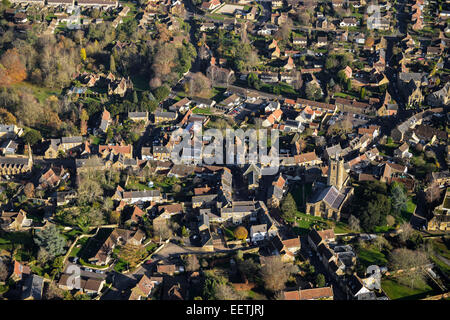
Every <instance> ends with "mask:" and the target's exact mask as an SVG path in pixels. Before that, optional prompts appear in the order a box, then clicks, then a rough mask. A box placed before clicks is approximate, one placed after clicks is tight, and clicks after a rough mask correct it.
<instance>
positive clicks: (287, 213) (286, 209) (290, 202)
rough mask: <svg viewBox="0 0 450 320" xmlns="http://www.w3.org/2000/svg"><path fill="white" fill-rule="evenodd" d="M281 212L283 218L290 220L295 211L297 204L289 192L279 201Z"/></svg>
mask: <svg viewBox="0 0 450 320" xmlns="http://www.w3.org/2000/svg"><path fill="white" fill-rule="evenodd" d="M281 212H282V216H283V218H284V219H288V220H292V219H294V217H295V214H296V212H297V204H296V203H295V200H294V197H293V196H292V194H291V193H288V195H287V196H286V198H284V199H283V201H282V202H281Z"/></svg>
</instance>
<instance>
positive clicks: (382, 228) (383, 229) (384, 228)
mask: <svg viewBox="0 0 450 320" xmlns="http://www.w3.org/2000/svg"><path fill="white" fill-rule="evenodd" d="M394 229H395V228H394V227H392V226H391V227H390V226H388V225H385V226H377V227H375V228H373V231H374V232H376V233H378V232H380V233H381V232H388V231H391V230H394Z"/></svg>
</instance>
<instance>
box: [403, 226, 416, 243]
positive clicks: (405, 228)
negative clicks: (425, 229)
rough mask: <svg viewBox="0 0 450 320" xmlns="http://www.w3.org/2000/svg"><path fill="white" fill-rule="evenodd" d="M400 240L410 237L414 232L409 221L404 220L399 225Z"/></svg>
mask: <svg viewBox="0 0 450 320" xmlns="http://www.w3.org/2000/svg"><path fill="white" fill-rule="evenodd" d="M400 231H401V233H400V240H401V241H403V242H405V241H407V240H409V239H411V237H412V235H413V234H414V232H415V231H414V229H413V227H412V226H411V224H410V223H409V222H404V223H402V225H401V226H400Z"/></svg>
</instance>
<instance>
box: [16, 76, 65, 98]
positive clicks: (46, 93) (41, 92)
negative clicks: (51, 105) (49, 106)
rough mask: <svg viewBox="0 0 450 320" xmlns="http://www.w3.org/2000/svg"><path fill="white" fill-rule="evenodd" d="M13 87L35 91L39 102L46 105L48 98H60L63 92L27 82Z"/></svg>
mask: <svg viewBox="0 0 450 320" xmlns="http://www.w3.org/2000/svg"><path fill="white" fill-rule="evenodd" d="M13 87H16V88H19V89H21V88H24V89H31V90H32V91H33V94H34V96H35V97H36V99H38V100H39V102H40V103H44V102H45V101H46V100H47V98H48V97H50V96H52V95H55V96H58V95H60V94H61V90H59V89H51V88H43V87H40V86H37V85H34V84H32V83H29V82H26V81H23V82H21V83H17V84H15V85H14V86H13Z"/></svg>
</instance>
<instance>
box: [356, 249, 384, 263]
mask: <svg viewBox="0 0 450 320" xmlns="http://www.w3.org/2000/svg"><path fill="white" fill-rule="evenodd" d="M358 259H359V262H360V263H361V264H362V265H363V266H364V267H366V268H367V267H368V266H370V265H373V264H376V265H378V266H385V265H386V264H387V262H388V261H387V258H386V256H385V255H384V254H383V253H382V252H380V251H379V250H378V249H377V248H374V247H369V248H361V249H360V250H359V252H358Z"/></svg>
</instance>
